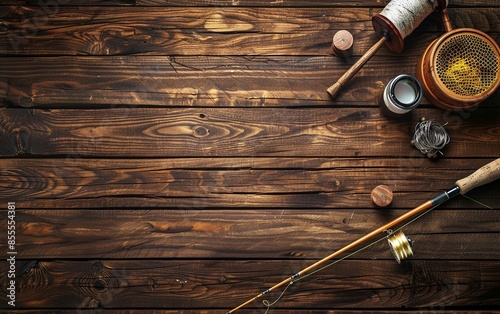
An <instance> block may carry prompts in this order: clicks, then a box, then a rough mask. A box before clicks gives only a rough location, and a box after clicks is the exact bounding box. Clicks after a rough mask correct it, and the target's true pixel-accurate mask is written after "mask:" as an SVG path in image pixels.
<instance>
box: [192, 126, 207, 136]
mask: <svg viewBox="0 0 500 314" xmlns="http://www.w3.org/2000/svg"><path fill="white" fill-rule="evenodd" d="M209 134H210V130H209V129H207V128H206V127H204V126H197V127H195V128H194V135H195V136H196V137H205V136H208V135H209Z"/></svg>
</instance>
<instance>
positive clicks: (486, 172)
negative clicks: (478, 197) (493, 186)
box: [455, 158, 500, 194]
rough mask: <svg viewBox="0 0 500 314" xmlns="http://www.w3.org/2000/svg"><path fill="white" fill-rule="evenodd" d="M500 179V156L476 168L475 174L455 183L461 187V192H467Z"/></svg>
mask: <svg viewBox="0 0 500 314" xmlns="http://www.w3.org/2000/svg"><path fill="white" fill-rule="evenodd" d="M497 179H500V158H498V159H496V160H493V161H492V162H490V163H489V164H486V165H484V166H482V167H481V168H479V169H478V170H476V171H475V172H474V173H473V174H471V175H470V176H468V177H465V178H463V179H460V180H458V181H457V182H456V183H455V184H456V185H457V186H458V187H459V188H460V194H465V193H467V192H469V191H470V190H472V189H473V188H477V187H478V186H481V185H484V184H487V183H490V182H493V181H495V180H497Z"/></svg>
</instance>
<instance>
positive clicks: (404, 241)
mask: <svg viewBox="0 0 500 314" xmlns="http://www.w3.org/2000/svg"><path fill="white" fill-rule="evenodd" d="M387 242H388V243H389V248H390V249H391V252H392V255H394V258H395V259H396V262H398V264H400V263H401V261H402V260H405V259H407V258H408V257H410V256H413V249H412V245H413V241H412V240H411V239H409V238H407V237H406V235H405V234H404V233H403V231H399V232H398V233H397V234H395V235H391V236H389V238H387Z"/></svg>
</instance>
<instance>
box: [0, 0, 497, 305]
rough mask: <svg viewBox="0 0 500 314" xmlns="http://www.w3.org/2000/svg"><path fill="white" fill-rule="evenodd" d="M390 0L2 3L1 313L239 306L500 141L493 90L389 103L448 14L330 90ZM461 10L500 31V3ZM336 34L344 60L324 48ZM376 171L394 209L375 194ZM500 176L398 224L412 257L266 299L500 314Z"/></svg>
mask: <svg viewBox="0 0 500 314" xmlns="http://www.w3.org/2000/svg"><path fill="white" fill-rule="evenodd" d="M387 3H388V1H387V0H384V1H378V0H377V1H375V0H368V1H360V0H356V1H326V0H314V1H301V0H286V1H285V0H281V1H271V0H253V1H250V0H241V1H235V0H233V1H226V0H219V1H215V0H204V1H203V0H193V1H176V0H102V1H83V0H73V1H69V0H40V1H34V0H33V1H30V0H4V1H2V3H1V4H0V199H1V200H2V201H1V203H0V204H1V205H0V206H1V207H2V210H1V217H0V218H1V220H0V239H2V240H1V241H0V256H1V259H2V260H3V262H0V274H1V275H0V284H1V289H2V293H0V311H3V312H5V311H9V310H18V311H19V312H20V313H24V312H26V313H28V312H29V313H32V312H31V310H33V311H35V312H36V313H53V312H59V311H60V312H74V311H75V310H79V311H81V312H87V311H88V312H95V311H97V312H98V313H108V312H109V313H111V312H115V311H121V312H126V313H132V312H133V313H199V312H203V313H225V312H226V311H228V310H230V309H231V308H234V307H236V306H237V305H239V304H241V303H242V302H244V301H246V300H247V299H250V298H251V297H253V296H255V295H257V294H258V293H260V292H262V291H264V290H265V289H267V288H269V287H271V286H273V285H274V284H276V283H278V282H280V281H281V280H283V279H286V278H288V277H289V276H290V275H293V274H295V273H296V272H298V271H299V270H300V269H303V268H305V267H307V266H309V265H311V264H313V263H314V262H316V261H317V260H319V259H321V258H323V257H325V256H327V255H329V254H330V253H332V252H334V251H336V250H337V249H340V248H341V247H343V246H345V245H346V244H348V243H350V242H352V241H354V240H356V239H358V238H359V237H361V236H362V235H364V234H366V233H368V232H370V231H372V230H374V229H376V228H378V227H379V226H381V225H383V224H384V223H386V222H388V221H390V220H391V219H394V218H396V217H398V216H400V215H402V214H403V213H405V212H406V211H408V210H410V209H412V208H414V207H415V206H418V205H420V204H422V203H423V202H425V201H426V200H428V199H430V198H433V197H435V196H437V195H438V194H440V193H442V192H444V191H446V190H447V189H448V188H450V187H453V186H454V184H455V181H456V180H458V179H461V178H463V177H465V176H468V175H469V174H471V173H472V172H473V171H475V170H476V169H478V168H479V167H481V166H482V165H484V164H486V163H488V162H490V161H493V160H495V159H496V158H498V157H500V92H499V91H497V92H496V93H494V94H493V95H492V96H491V97H490V98H488V99H487V100H486V101H485V102H483V103H482V104H481V105H480V106H479V107H478V108H476V109H474V110H462V111H457V112H451V111H445V110H442V109H439V108H436V107H435V106H433V105H431V104H430V103H429V101H427V100H426V99H424V100H423V102H422V103H421V105H420V106H419V107H418V108H416V109H415V110H413V112H412V114H411V116H410V117H407V118H403V119H391V118H387V117H385V116H384V115H382V114H381V113H380V110H379V107H378V105H377V103H376V98H377V97H378V95H380V93H381V91H382V89H383V88H384V86H385V85H386V84H387V82H388V81H389V80H390V79H392V78H393V77H395V76H397V75H399V74H402V73H407V74H412V75H413V74H415V67H416V63H417V60H418V58H419V56H420V55H421V54H422V52H423V50H424V49H425V48H426V47H427V46H428V45H429V44H430V43H431V42H432V40H434V39H435V38H437V37H439V36H440V35H442V34H443V33H444V29H443V26H442V23H441V16H440V14H438V13H434V14H431V15H430V16H429V17H428V18H426V19H425V20H424V21H423V22H422V24H421V25H420V26H419V27H418V28H417V29H416V30H415V31H414V32H413V33H412V34H411V35H410V36H409V37H407V38H406V40H405V49H404V51H403V52H402V53H400V54H395V53H392V52H390V51H389V50H388V49H387V48H386V47H382V48H381V49H380V50H379V51H378V52H377V54H376V55H375V56H374V57H373V58H372V59H371V60H370V61H369V62H368V63H367V64H366V65H365V66H364V68H362V69H361V71H360V72H359V73H358V74H357V75H356V76H355V77H354V78H353V79H352V80H351V82H349V83H348V84H347V85H346V86H345V87H344V88H343V89H342V90H341V92H340V94H339V95H338V97H337V98H336V99H334V100H332V99H330V98H329V97H328V95H327V93H326V89H327V88H328V86H330V85H331V84H332V83H334V82H335V81H336V79H337V78H338V77H340V76H341V75H342V74H343V73H344V72H345V71H346V70H347V69H348V68H349V67H350V65H352V64H353V63H354V62H355V61H356V60H357V59H359V57H360V56H361V55H362V54H363V53H364V52H365V51H366V50H368V49H369V47H371V46H372V45H373V44H374V43H375V42H376V41H377V40H378V38H377V35H376V34H375V32H374V30H373V28H372V24H371V17H372V16H373V15H374V14H376V13H378V12H380V11H381V10H382V9H383V8H384V6H385V5H386V4H387ZM448 11H449V14H450V18H451V20H452V22H453V23H454V25H455V27H457V28H462V27H470V28H475V29H479V30H481V31H483V32H486V33H488V34H489V35H490V36H491V37H492V38H493V39H495V40H496V41H497V42H499V41H500V2H499V1H497V0H474V1H466V0H456V1H454V0H450V6H449V9H448ZM342 29H346V30H349V31H350V32H351V33H352V34H353V37H354V49H353V55H352V56H351V57H350V58H347V59H343V58H339V57H336V56H333V55H332V54H331V50H330V44H331V42H332V37H333V35H334V34H335V33H336V32H337V31H339V30H342ZM422 117H425V118H426V119H433V120H436V121H438V122H440V123H442V124H446V125H445V128H446V130H447V131H448V133H449V135H450V137H451V142H450V143H449V144H448V145H447V146H446V148H445V149H444V150H443V155H442V156H439V157H438V158H436V159H429V158H426V157H425V156H424V155H422V154H421V153H420V152H419V151H418V150H417V149H416V148H414V147H412V146H411V145H410V140H411V138H412V135H413V131H414V127H415V125H416V123H418V121H420V119H421V118H422ZM378 185H387V186H388V187H389V188H390V189H391V190H392V191H393V192H394V200H393V202H392V204H391V205H390V206H389V207H387V208H376V207H375V206H374V204H373V203H372V201H371V199H370V193H371V191H372V189H373V188H375V187H376V186H378ZM499 192H500V181H496V182H493V183H490V184H487V185H484V186H482V187H480V188H477V189H475V190H473V191H471V192H470V193H468V194H467V196H468V197H469V198H466V197H464V196H457V197H456V198H453V199H452V200H449V201H448V202H446V203H445V204H443V205H441V206H439V207H438V208H436V209H434V210H433V211H432V212H430V213H428V214H426V215H425V216H423V217H421V218H419V219H418V220H416V221H414V222H412V223H410V224H409V225H407V226H406V227H404V229H403V231H404V232H405V234H407V235H408V236H409V237H410V238H411V239H412V240H413V241H414V245H413V250H414V256H412V257H411V258H409V259H408V260H406V261H403V262H402V263H401V264H398V263H397V262H396V261H395V260H394V258H393V257H392V255H391V253H390V251H389V247H388V245H387V243H386V241H381V242H379V243H377V244H375V245H373V246H371V247H370V248H368V249H367V250H365V251H363V252H360V253H358V254H356V255H353V256H351V257H349V258H347V259H346V260H344V261H342V262H340V263H337V264H335V265H334V266H331V267H328V268H326V269H324V270H322V271H320V272H318V273H315V274H314V275H312V276H310V277H308V278H305V279H303V280H301V281H298V282H296V283H294V284H293V285H292V286H290V288H289V289H288V290H287V291H286V293H285V294H284V295H283V297H282V298H281V299H280V301H279V302H278V303H276V305H275V306H274V307H273V309H272V312H270V313H281V314H283V313H288V312H294V313H334V311H335V313H342V312H346V313H347V312H353V313H354V312H363V311H377V312H378V311H380V312H389V313H396V312H399V311H405V310H419V311H424V310H429V311H449V312H450V313H451V312H456V311H478V312H479V311H488V310H493V309H496V308H497V307H499V306H500V247H499V244H498V243H499V234H500V193H499ZM9 207H10V208H11V211H10V212H9V211H8V208H9ZM14 207H15V211H14V210H13V209H14ZM488 207H490V208H488ZM11 224H15V228H10V226H11ZM12 230H15V233H12V232H11V233H10V234H9V231H12ZM10 235H15V239H13V238H11V239H10V241H9V238H8V237H9V236H10ZM12 257H14V259H15V263H14V262H13V259H12ZM9 259H10V260H9ZM12 285H13V286H14V287H12ZM281 291H282V290H281V289H279V290H277V291H273V292H272V293H270V294H268V295H267V296H266V299H267V300H269V301H270V302H272V301H274V300H276V299H277V298H278V297H279V295H280V293H281ZM13 299H14V301H15V302H12V301H13ZM13 304H15V307H13ZM265 310H266V307H265V306H264V305H263V304H262V303H261V302H260V301H257V302H253V303H252V304H250V305H249V306H248V307H246V308H245V309H244V310H241V312H242V313H264V312H265Z"/></svg>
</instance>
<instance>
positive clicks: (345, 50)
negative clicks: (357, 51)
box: [332, 30, 354, 57]
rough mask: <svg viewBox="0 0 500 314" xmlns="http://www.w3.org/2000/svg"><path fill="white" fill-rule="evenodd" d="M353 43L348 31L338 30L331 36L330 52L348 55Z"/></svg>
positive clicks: (337, 54)
mask: <svg viewBox="0 0 500 314" xmlns="http://www.w3.org/2000/svg"><path fill="white" fill-rule="evenodd" d="M353 43H354V39H353V37H352V34H351V33H350V32H349V31H346V30H341V31H338V32H337V33H335V35H334V36H333V42H332V52H333V54H334V55H336V56H337V57H350V56H351V55H352V45H353Z"/></svg>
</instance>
